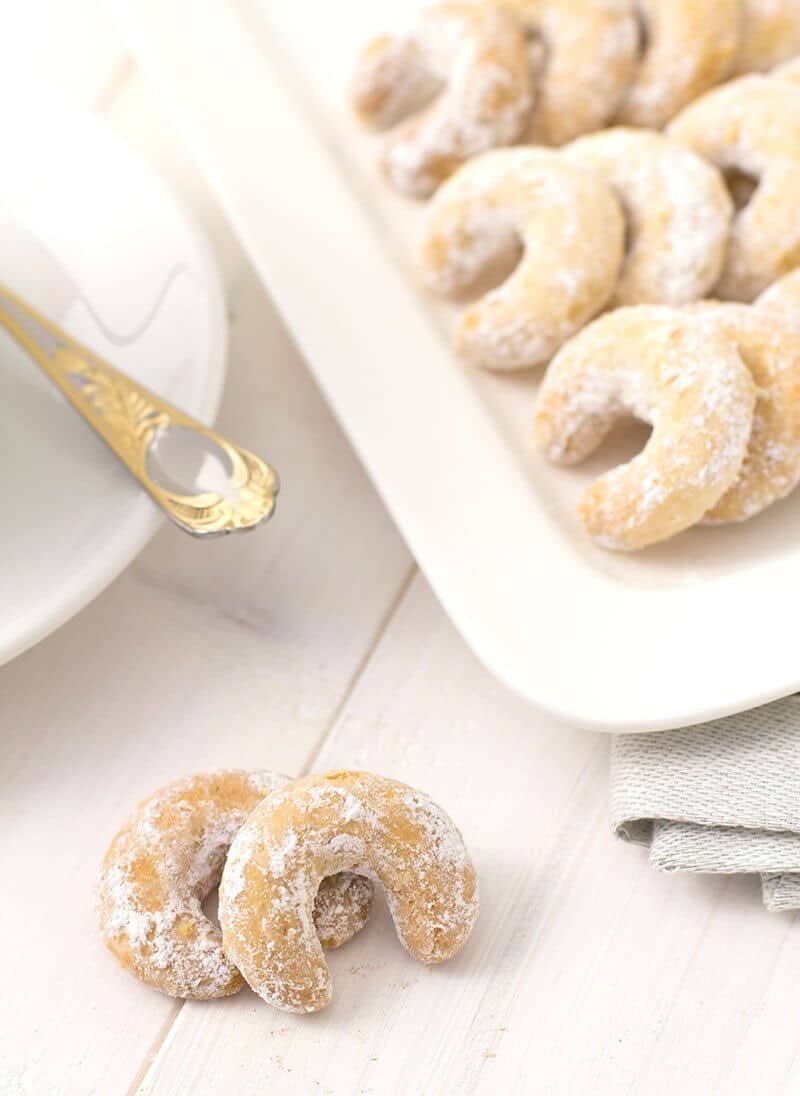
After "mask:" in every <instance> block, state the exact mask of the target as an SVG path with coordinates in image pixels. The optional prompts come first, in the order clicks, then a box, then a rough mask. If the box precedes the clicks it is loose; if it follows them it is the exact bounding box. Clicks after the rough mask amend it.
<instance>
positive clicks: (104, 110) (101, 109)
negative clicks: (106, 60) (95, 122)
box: [91, 53, 136, 114]
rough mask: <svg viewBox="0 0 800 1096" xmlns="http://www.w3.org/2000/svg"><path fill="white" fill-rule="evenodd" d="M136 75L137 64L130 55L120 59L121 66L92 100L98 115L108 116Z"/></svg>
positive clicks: (116, 68)
mask: <svg viewBox="0 0 800 1096" xmlns="http://www.w3.org/2000/svg"><path fill="white" fill-rule="evenodd" d="M135 73H136V62H135V61H134V60H133V58H132V57H131V55H130V54H129V53H126V54H125V55H124V57H122V58H120V62H119V64H118V65H117V66H116V67H115V68H114V71H113V72H112V73H111V75H110V76H109V78H108V80H106V82H105V83H104V84H103V86H102V87H101V88H100V89H99V90H98V92H97V94H96V95H95V96H94V97H93V99H92V104H91V107H92V110H93V111H95V112H96V113H98V114H108V113H109V111H110V110H111V107H112V106H113V105H114V102H115V100H116V99H117V98H118V97H119V95H121V94H122V92H123V90H124V89H125V86H126V85H127V84H128V82H129V81H130V80H131V79H132V78H133V76H134V74H135Z"/></svg>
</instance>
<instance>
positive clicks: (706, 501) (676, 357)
mask: <svg viewBox="0 0 800 1096" xmlns="http://www.w3.org/2000/svg"><path fill="white" fill-rule="evenodd" d="M754 407H755V386H754V384H753V380H752V377H751V376H750V374H749V372H748V370H747V368H746V367H745V365H744V363H743V362H742V359H741V357H740V355H739V353H738V351H737V349H736V347H735V345H734V344H733V343H732V342H731V341H730V340H729V339H728V338H726V337H724V336H723V335H720V334H719V333H718V332H717V331H715V330H711V329H709V327H708V325H704V324H702V323H700V322H698V321H697V319H696V318H695V317H693V316H690V315H686V314H685V313H682V312H679V311H677V310H675V309H670V308H662V307H657V306H648V305H641V306H639V307H636V308H622V309H619V310H618V311H616V312H611V313H608V314H607V315H605V316H602V317H601V318H600V319H599V320H596V321H595V322H594V323H593V324H590V325H589V326H588V327H587V328H585V329H584V330H583V331H582V332H581V333H580V334H579V335H577V336H576V337H575V338H574V339H572V340H571V341H570V342H569V343H567V345H566V346H565V347H564V348H563V349H562V350H561V351H560V353H559V354H558V355H557V356H556V358H554V360H553V362H552V363H551V365H550V368H549V369H548V371H547V375H546V376H545V380H544V383H543V385H542V387H541V390H540V392H539V398H538V403H537V408H536V420H535V440H536V442H537V444H538V445H540V446H541V447H542V448H543V449H544V450H545V453H546V454H547V456H548V457H549V458H550V460H552V461H555V462H557V463H561V464H575V463H578V462H579V461H581V460H583V459H584V458H585V457H587V456H588V455H589V454H590V453H592V452H593V451H594V450H595V449H596V448H597V447H598V445H600V443H601V442H602V441H603V439H604V438H605V436H606V434H607V433H608V432H609V430H610V429H611V427H612V426H613V425H614V423H615V422H616V421H617V420H618V419H619V418H621V417H625V416H627V415H633V416H635V417H636V418H639V419H641V420H643V421H644V422H647V423H650V424H651V425H652V427H653V430H652V434H651V436H650V439H649V440H648V442H647V444H646V445H645V447H644V449H643V450H642V452H641V453H639V454H638V455H637V456H636V457H634V458H633V460H631V461H629V462H627V463H626V464H622V465H619V466H618V467H616V468H613V469H611V471H609V472H607V473H606V474H605V475H603V476H601V477H600V478H599V479H597V480H595V482H594V483H593V484H591V486H590V487H589V488H588V489H587V490H586V491H585V493H584V495H583V497H582V499H581V502H580V505H579V514H580V517H581V519H582V520H583V523H584V525H585V526H586V529H587V531H588V532H589V534H590V535H591V536H592V538H593V539H594V540H595V542H596V543H597V544H599V545H601V546H602V547H605V548H613V549H622V550H632V549H638V548H643V547H645V546H647V545H649V544H654V543H656V542H657V541H660V540H664V539H666V538H667V537H670V536H673V535H674V534H676V533H679V532H681V530H683V529H686V528H688V527H689V526H690V525H693V524H694V523H695V522H697V521H699V520H700V518H701V517H702V516H703V514H705V513H706V511H707V510H709V509H710V508H711V507H712V506H714V504H715V503H716V502H717V501H718V500H719V499H720V498H721V497H722V495H723V494H724V493H725V492H726V491H727V490H728V489H729V488H730V487H731V486H732V484H733V483H734V481H735V479H736V478H737V476H738V474H739V471H740V469H741V467H742V463H743V460H744V456H745V452H746V450H747V444H748V439H749V436H750V429H751V425H752V420H753V411H754Z"/></svg>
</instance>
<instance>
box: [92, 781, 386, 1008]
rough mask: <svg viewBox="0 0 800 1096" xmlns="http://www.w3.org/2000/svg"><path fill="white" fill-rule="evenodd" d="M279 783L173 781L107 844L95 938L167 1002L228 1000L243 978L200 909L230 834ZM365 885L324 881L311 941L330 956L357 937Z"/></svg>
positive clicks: (364, 913)
mask: <svg viewBox="0 0 800 1096" xmlns="http://www.w3.org/2000/svg"><path fill="white" fill-rule="evenodd" d="M287 781H288V777H285V776H281V775H280V774H278V773H272V772H255V773H246V772H239V771H235V770H234V771H220V772H216V773H209V774H201V775H198V776H193V777H188V778H186V779H183V780H178V781H175V782H174V783H172V784H169V785H167V786H166V787H165V788H162V789H161V790H160V791H158V792H156V793H155V794H154V795H153V796H151V797H150V798H149V799H147V800H145V801H144V802H142V803H141V804H140V805H139V806H138V807H137V809H136V810H135V811H134V813H133V814H132V816H131V817H130V819H129V820H128V821H127V823H126V824H125V825H124V826H123V828H122V829H121V830H120V831H119V833H118V834H117V836H116V837H115V838H114V840H113V842H112V844H111V846H110V848H109V850H108V852H107V853H106V856H105V859H104V861H103V868H102V871H101V875H100V883H99V890H98V917H99V922H100V930H101V932H102V935H103V938H104V940H105V942H106V944H107V945H108V947H109V948H110V949H111V950H112V951H113V952H114V954H115V955H116V956H117V958H118V959H119V960H120V962H121V963H122V964H123V966H125V967H126V968H127V969H129V970H130V971H131V972H132V973H133V974H135V975H136V976H137V977H138V978H140V979H141V980H142V981H144V982H147V983H148V984H149V985H151V986H154V987H155V988H156V989H159V990H161V991H162V992H163V993H168V994H170V995H172V996H175V997H188V998H194V999H197V1000H204V999H208V998H215V997H225V996H228V995H229V994H232V993H236V992H237V991H238V990H239V989H240V988H241V986H242V978H241V975H240V974H239V972H238V970H237V969H236V967H235V966H234V964H233V963H232V962H231V961H230V959H229V958H228V957H227V956H226V955H225V952H224V951H223V947H222V937H221V934H220V932H219V930H218V929H217V928H216V927H215V926H214V925H212V923H211V922H210V921H209V920H208V918H207V917H206V916H205V914H204V913H203V910H202V902H203V900H204V899H205V898H206V896H207V895H208V894H209V893H210V892H211V891H212V890H213V889H214V887H216V886H217V884H218V883H219V879H220V876H221V874H222V868H223V864H224V861H225V857H226V854H227V852H228V849H229V847H230V844H231V841H232V840H233V838H234V836H235V835H236V833H237V832H238V831H239V829H240V828H241V826H242V824H243V823H244V821H245V819H246V818H247V816H248V815H249V814H250V812H251V811H252V810H253V809H254V808H255V807H256V806H257V805H258V803H260V802H261V801H262V800H263V798H264V796H265V795H267V794H268V793H269V792H272V791H274V790H275V789H277V788H280V787H282V786H284V785H285V784H286V783H287ZM371 898H372V884H371V883H370V882H369V881H368V880H366V879H356V878H355V877H353V876H351V875H345V876H343V877H338V878H336V879H333V880H324V881H323V882H322V884H321V887H320V895H319V896H318V901H317V906H316V908H315V911H314V916H315V919H316V924H317V926H318V931H319V934H320V938H321V939H322V941H323V944H324V945H325V946H332V947H336V946H338V945H339V944H341V943H343V942H344V940H346V939H349V937H350V936H352V935H353V934H354V933H355V932H357V931H359V930H360V929H361V928H363V926H364V924H365V923H366V920H367V917H368V915H369V908H370V902H371Z"/></svg>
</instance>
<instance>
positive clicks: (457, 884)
mask: <svg viewBox="0 0 800 1096" xmlns="http://www.w3.org/2000/svg"><path fill="white" fill-rule="evenodd" d="M373 880H375V881H377V882H380V883H381V884H382V885H383V887H384V888H385V890H386V895H387V899H388V903H389V909H390V911H391V914H392V917H393V919H394V923H395V927H396V929H397V934H398V936H399V937H400V940H401V942H402V943H403V945H404V946H405V948H406V949H407V951H408V952H409V953H410V954H411V955H412V956H413V957H414V958H415V959H417V960H419V961H420V962H422V963H441V962H443V961H444V960H446V959H450V958H452V956H453V955H455V954H456V952H458V951H459V950H460V949H461V948H462V947H463V945H464V944H465V943H466V941H467V939H468V937H469V935H470V933H471V932H472V928H473V926H474V924H475V920H476V918H477V915H478V885H477V880H476V877H475V869H474V867H473V865H472V861H471V859H470V857H469V853H468V852H467V850H466V848H465V846H464V842H463V840H462V838H461V834H460V833H459V832H458V830H457V829H456V827H455V826H454V824H453V823H452V821H451V820H450V818H449V817H448V816H447V815H446V814H445V812H444V811H443V810H442V809H441V807H438V806H437V805H436V804H435V803H434V802H433V801H432V800H431V799H429V798H428V797H427V796H426V795H424V794H423V793H422V792H418V791H415V790H414V789H413V788H409V787H408V786H407V785H405V784H401V783H399V782H398V781H396V780H389V779H386V778H385V777H380V776H375V775H373V774H371V773H364V772H332V773H327V774H325V775H323V776H310V777H305V778H303V779H300V780H289V779H288V778H287V777H284V776H280V775H279V774H277V773H272V772H256V773H247V772H240V771H237V770H232V771H222V772H214V773H205V774H200V775H197V776H192V777H189V778H187V779H184V780H178V781H175V782H174V783H172V784H169V785H167V787H165V788H162V789H161V790H160V791H158V792H156V793H155V794H154V795H152V796H151V797H150V798H149V799H147V800H145V801H144V802H143V803H141V804H140V805H139V807H138V808H137V809H136V810H135V811H134V813H133V815H132V816H131V817H130V818H129V819H128V821H127V822H126V824H125V825H124V826H123V827H122V829H121V830H120V831H119V833H118V834H117V836H116V837H115V838H114V840H113V842H112V843H111V846H110V848H109V850H108V852H107V853H106V856H105V860H104V862H103V868H102V872H101V877H100V888H99V901H98V913H99V920H100V929H101V932H102V935H103V938H104V940H105V942H106V944H107V945H108V947H109V948H110V949H111V951H113V952H114V954H115V955H116V956H117V958H118V959H119V960H120V962H121V963H122V965H123V966H124V967H126V969H128V970H130V971H131V972H132V973H133V974H134V975H135V976H136V977H137V978H139V979H141V981H143V982H146V983H147V984H149V985H151V986H153V987H155V988H156V989H159V990H161V991H162V992H163V993H168V994H170V995H172V996H174V997H183V998H190V999H193V1000H213V999H215V998H218V997H227V996H230V995H231V994H233V993H236V992H238V990H240V989H241V988H242V985H243V984H244V980H246V981H247V982H248V983H249V985H250V986H251V987H252V988H253V989H254V990H255V991H256V993H258V994H259V995H260V996H261V997H263V998H264V1000H265V1001H267V1002H269V1003H270V1004H272V1005H274V1006H275V1007H276V1008H280V1009H283V1010H285V1011H288V1012H316V1011H318V1010H319V1009H322V1008H324V1007H325V1006H326V1005H328V1004H329V1003H330V1001H331V997H332V986H331V978H330V973H329V971H328V967H327V964H326V963H325V959H324V956H323V952H322V949H323V947H324V948H336V947H339V945H341V944H343V943H345V942H346V941H347V940H349V939H350V938H351V937H352V936H354V935H355V934H356V933H357V932H359V931H360V930H361V929H362V928H363V927H364V925H365V924H366V922H367V919H368V917H369V914H370V907H371V903H372V892H373ZM218 884H219V887H220V891H219V894H220V903H219V917H220V924H221V926H222V931H221V932H220V931H219V929H217V928H216V927H215V926H214V925H213V924H212V923H211V921H210V920H209V919H208V917H207V916H206V914H205V913H204V911H203V909H202V902H203V901H204V899H205V898H206V897H207V896H208V895H209V894H210V893H211V891H212V890H213V889H214V888H215V887H216V886H217V885H218Z"/></svg>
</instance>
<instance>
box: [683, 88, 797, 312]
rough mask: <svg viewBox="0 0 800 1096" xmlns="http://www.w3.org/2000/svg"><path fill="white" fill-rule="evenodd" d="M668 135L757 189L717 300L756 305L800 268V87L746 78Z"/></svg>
mask: <svg viewBox="0 0 800 1096" xmlns="http://www.w3.org/2000/svg"><path fill="white" fill-rule="evenodd" d="M668 133H669V135H670V136H671V137H673V138H674V139H675V140H677V141H681V142H682V143H683V144H685V145H687V146H688V147H689V148H691V149H693V150H694V151H695V152H696V153H698V155H700V156H703V157H704V158H705V159H706V160H708V161H710V162H711V163H713V164H715V165H716V166H717V167H718V168H719V169H720V170H721V171H723V172H725V171H731V170H735V171H739V172H742V173H744V174H746V175H749V176H752V177H753V178H754V179H755V180H756V181H757V183H758V186H757V189H756V190H755V192H754V193H753V195H752V197H751V198H750V200H749V202H748V203H747V204H746V205H745V206H744V208H743V209H741V210H739V211H738V213H737V214H736V216H735V217H734V220H733V225H732V228H731V235H730V240H729V243H728V252H727V257H726V261H725V266H724V268H723V272H722V276H721V278H720V281H719V283H718V284H717V287H716V295H717V296H718V297H720V298H722V299H724V300H739V301H752V300H753V299H754V298H755V297H756V296H757V295H758V294H759V293H761V292H762V291H763V290H764V289H765V288H766V287H767V286H768V285H770V284H771V283H772V282H773V281H775V280H776V279H777V278H779V277H781V276H782V275H783V274H786V273H788V271H790V270H792V269H794V267H796V266H798V265H800V218H798V216H797V195H798V193H800V86H796V85H795V84H794V83H793V82H792V81H791V80H786V79H784V80H780V79H777V80H776V79H774V78H773V77H765V76H743V77H740V78H739V79H738V80H732V81H731V82H730V83H729V84H725V85H724V86H723V87H720V88H716V89H715V90H714V91H711V92H709V93H708V94H707V95H704V96H703V98H702V99H699V100H698V101H697V102H696V103H693V104H692V105H691V106H690V107H687V109H686V110H684V111H683V112H682V113H681V114H680V115H679V116H678V117H677V118H676V119H675V120H674V122H672V124H671V125H670V127H669V129H668Z"/></svg>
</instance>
